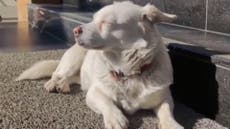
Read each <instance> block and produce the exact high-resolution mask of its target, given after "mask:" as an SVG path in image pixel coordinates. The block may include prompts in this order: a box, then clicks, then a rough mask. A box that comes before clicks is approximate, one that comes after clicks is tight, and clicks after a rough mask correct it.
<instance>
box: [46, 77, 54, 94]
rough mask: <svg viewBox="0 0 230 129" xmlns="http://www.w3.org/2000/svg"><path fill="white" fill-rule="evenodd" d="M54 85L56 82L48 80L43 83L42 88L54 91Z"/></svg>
mask: <svg viewBox="0 0 230 129" xmlns="http://www.w3.org/2000/svg"><path fill="white" fill-rule="evenodd" d="M55 85H56V83H55V82H54V81H53V80H49V81H48V82H46V83H45V85H44V88H45V89H46V90H47V91H48V92H54V91H55Z"/></svg>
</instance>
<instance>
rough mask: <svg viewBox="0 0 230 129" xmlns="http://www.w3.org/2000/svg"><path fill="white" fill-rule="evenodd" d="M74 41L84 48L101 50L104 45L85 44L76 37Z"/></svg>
mask: <svg viewBox="0 0 230 129" xmlns="http://www.w3.org/2000/svg"><path fill="white" fill-rule="evenodd" d="M76 43H77V44H78V45H79V46H81V47H84V48H86V49H97V50H101V49H103V48H104V47H105V46H104V45H98V46H92V45H87V43H85V42H83V41H80V40H78V39H76Z"/></svg>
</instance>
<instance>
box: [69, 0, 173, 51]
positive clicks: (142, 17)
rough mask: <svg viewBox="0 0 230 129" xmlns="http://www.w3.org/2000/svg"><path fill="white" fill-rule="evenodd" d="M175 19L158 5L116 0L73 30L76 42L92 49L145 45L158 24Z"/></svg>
mask: <svg viewBox="0 0 230 129" xmlns="http://www.w3.org/2000/svg"><path fill="white" fill-rule="evenodd" d="M174 19H176V15H172V14H167V13H163V12H161V11H160V10H159V9H157V8H156V7H155V6H154V5H150V4H147V5H146V6H144V7H141V6H139V5H135V4H133V3H131V2H127V1H126V2H116V3H114V4H111V5H108V6H105V7H103V8H102V9H101V10H99V11H98V12H97V13H95V15H94V17H93V20H92V22H90V23H87V24H84V25H80V26H78V27H76V28H74V30H73V32H74V36H75V39H76V42H77V43H78V44H79V45H80V46H83V47H85V48H88V49H99V50H108V49H116V48H121V49H127V48H130V47H145V46H147V45H148V42H147V41H146V35H148V33H149V32H151V29H153V25H154V24H155V23H157V22H164V21H166V22H170V21H172V20H174Z"/></svg>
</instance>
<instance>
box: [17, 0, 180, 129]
mask: <svg viewBox="0 0 230 129" xmlns="http://www.w3.org/2000/svg"><path fill="white" fill-rule="evenodd" d="M174 19H176V16H175V15H172V14H167V13H163V12H161V11H160V10H159V9H157V8H156V7H155V6H154V5H150V4H147V5H146V6H144V7H141V6H139V5H135V4H133V3H131V2H127V1H126V2H118V3H114V4H112V5H108V6H105V7H104V8H102V9H101V10H99V11H98V12H97V13H96V14H95V15H94V17H93V21H92V22H90V23H87V24H84V25H80V26H78V27H76V28H75V29H74V35H75V38H76V42H77V44H75V45H74V46H72V47H71V48H70V49H68V50H67V51H66V52H65V54H64V55H63V57H62V59H61V61H60V62H59V61H54V60H53V61H42V62H39V63H37V64H35V65H34V66H33V67H31V68H30V69H28V70H26V71H25V72H24V73H22V74H21V75H20V76H19V77H18V79H17V80H23V79H37V78H41V77H46V76H51V75H52V78H51V79H50V80H49V81H48V82H47V83H46V84H45V88H46V90H48V91H50V92H51V91H54V90H57V91H58V92H63V93H66V92H69V91H70V88H69V85H70V84H71V83H80V84H81V87H82V89H83V90H86V91H87V95H86V102H87V105H88V106H89V107H90V108H91V109H92V110H93V111H95V112H97V113H100V114H102V115H103V118H104V123H105V127H106V129H126V128H127V127H128V120H127V118H126V117H125V115H124V114H123V113H122V111H121V109H123V110H124V111H125V112H127V113H130V114H132V113H134V112H135V111H137V110H139V109H152V110H153V111H155V113H156V115H157V116H158V118H159V120H160V127H161V128H162V129H183V127H182V126H181V125H179V124H178V123H177V122H176V121H175V119H174V117H173V107H174V104H173V100H172V97H171V93H170V90H169V86H170V84H171V83H172V82H173V71H172V66H171V62H170V58H169V55H168V53H167V51H166V47H165V45H164V44H163V43H162V39H161V37H160V34H159V33H158V31H157V29H156V28H155V25H154V24H155V23H157V22H161V21H168V22H169V21H172V20H174ZM85 48H86V49H85ZM55 69H56V70H55ZM54 70H55V71H54ZM53 71H54V72H53ZM52 73H53V74H52ZM79 76H80V79H79Z"/></svg>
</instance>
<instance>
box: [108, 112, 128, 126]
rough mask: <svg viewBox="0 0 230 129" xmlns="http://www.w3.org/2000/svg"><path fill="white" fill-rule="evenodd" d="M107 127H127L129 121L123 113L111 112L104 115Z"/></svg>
mask: <svg viewBox="0 0 230 129" xmlns="http://www.w3.org/2000/svg"><path fill="white" fill-rule="evenodd" d="M104 122H105V128H106V129H127V128H128V125H129V121H128V120H127V118H126V117H125V116H124V115H123V114H122V113H120V112H119V113H115V112H113V113H111V114H108V115H105V116H104Z"/></svg>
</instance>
